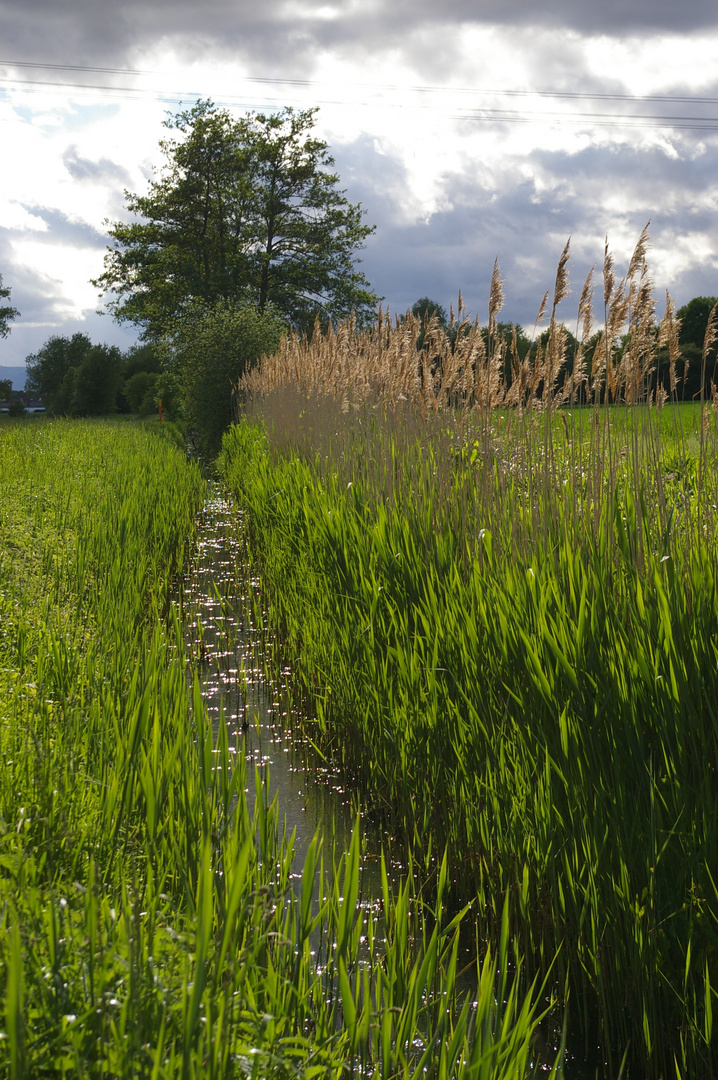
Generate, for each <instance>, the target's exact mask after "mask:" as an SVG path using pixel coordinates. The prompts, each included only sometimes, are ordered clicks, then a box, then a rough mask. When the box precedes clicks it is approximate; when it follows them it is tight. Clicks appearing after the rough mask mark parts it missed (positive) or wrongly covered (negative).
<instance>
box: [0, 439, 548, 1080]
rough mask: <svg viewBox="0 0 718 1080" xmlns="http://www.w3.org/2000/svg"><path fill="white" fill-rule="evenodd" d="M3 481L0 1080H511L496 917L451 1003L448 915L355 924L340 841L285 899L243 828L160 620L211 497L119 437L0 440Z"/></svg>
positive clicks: (511, 1007) (262, 822) (276, 855)
mask: <svg viewBox="0 0 718 1080" xmlns="http://www.w3.org/2000/svg"><path fill="white" fill-rule="evenodd" d="M0 475H2V502H1V503H0V755H1V758H2V762H3V769H2V770H1V771H0V958H1V960H2V968H1V969H0V1002H1V1003H2V1005H1V1008H2V1018H1V1019H0V1028H1V1030H0V1068H2V1071H3V1074H4V1075H8V1076H10V1077H13V1078H18V1080H19V1078H21V1077H33V1078H35V1077H45V1076H46V1077H78V1078H79V1077H82V1078H85V1077H127V1078H129V1077H133V1078H134V1077H148V1078H150V1077H151V1078H153V1080H154V1078H170V1077H182V1078H183V1080H185V1078H190V1077H202V1078H213V1077H242V1076H246V1077H254V1078H260V1077H268V1076H272V1077H287V1078H289V1077H306V1078H307V1080H309V1078H314V1077H337V1078H338V1077H343V1076H345V1075H348V1074H349V1073H351V1072H358V1073H361V1074H362V1075H369V1074H371V1075H375V1076H377V1077H379V1076H381V1077H386V1078H389V1077H416V1078H417V1080H418V1078H419V1077H425V1076H430V1077H437V1078H438V1077H449V1076H456V1077H461V1078H468V1077H472V1078H477V1080H478V1078H481V1077H506V1078H508V1077H515V1076H519V1075H528V1074H529V1073H530V1066H529V1063H530V1062H531V1061H532V1060H535V1059H536V1051H535V1047H534V1041H533V1040H534V1032H535V1028H536V1025H537V1023H538V1021H539V1019H540V1012H539V1011H537V1010H538V1008H539V1006H538V1002H539V1001H540V1002H541V1006H540V1008H541V1009H545V1007H546V1006H545V1001H544V999H545V993H546V991H545V990H542V989H541V988H540V987H539V986H538V985H535V986H534V987H533V988H532V991H531V1000H530V999H529V998H528V997H523V996H521V995H520V994H519V980H517V979H514V978H513V977H512V976H511V974H510V972H515V971H516V968H517V963H518V957H517V954H516V949H515V944H514V943H513V942H512V940H511V936H510V932H509V907H508V905H507V907H506V918H505V919H504V923H503V935H500V936H499V937H497V943H498V944H497V948H496V950H495V952H494V954H493V955H491V956H488V957H486V958H484V959H483V967H482V968H481V970H480V972H479V973H478V975H477V979H480V982H479V991H478V993H477V994H476V1000H475V1001H474V1002H469V1001H467V1002H464V1001H463V999H462V998H461V997H460V995H458V993H457V991H456V965H457V949H458V923H457V922H456V921H450V920H443V921H442V916H441V906H442V900H441V889H440V890H439V895H438V897H437V896H436V895H434V896H433V898H432V907H430V908H429V907H425V906H424V905H423V904H422V902H421V900H420V898H419V897H416V896H414V895H413V894H412V884H411V882H412V880H413V879H412V876H411V874H410V875H409V877H408V884H406V885H405V886H403V887H401V888H400V889H399V891H398V894H397V895H395V896H392V895H391V891H390V888H389V883H388V877H387V875H386V873H385V874H384V897H383V901H382V903H381V905H380V910H371V911H367V910H365V909H364V908H362V907H360V906H359V905H358V889H359V869H358V867H359V832H358V831H357V832H356V834H355V839H354V841H353V843H352V845H351V848H350V850H349V851H348V852H347V853H346V854H345V856H344V857H343V860H342V864H341V865H340V866H338V867H335V868H333V869H332V870H331V872H329V869H330V868H328V867H327V866H326V865H325V863H324V858H323V856H322V852H321V845H320V844H319V843H315V844H313V845H312V846H311V847H310V850H309V853H308V855H307V857H306V860H305V866H304V871H303V876H302V880H301V881H300V882H299V883H295V884H294V886H293V885H292V880H293V879H292V874H293V868H292V842H291V838H288V837H286V836H284V833H283V829H282V825H281V821H280V820H279V813H278V809H277V807H276V805H275V804H273V805H267V800H266V798H265V797H264V790H265V789H264V785H263V780H262V777H261V776H259V775H258V774H257V775H256V776H255V777H254V778H249V782H250V783H252V782H253V783H255V784H256V788H257V798H256V801H255V804H254V805H255V809H254V811H253V814H252V816H251V817H250V815H249V812H248V806H247V799H246V798H245V784H246V782H247V781H246V778H245V775H244V768H243V765H242V762H243V756H242V752H241V739H242V734H241V731H239V730H237V728H238V725H237V724H236V723H234V722H233V720H234V718H232V717H229V716H228V717H222V718H221V719H220V721H219V723H218V724H217V722H216V721H215V725H214V728H213V725H212V723H211V722H210V720H209V719H208V717H207V715H206V712H205V709H204V706H203V702H202V700H201V696H200V694H199V684H198V681H197V680H196V679H195V678H194V676H193V671H192V668H191V666H190V664H189V661H188V658H187V657H186V656H185V654H184V647H183V641H184V636H183V631H182V627H181V625H180V621H179V615H178V610H179V609H178V607H177V606H176V605H175V604H173V603H172V597H173V596H176V595H177V594H178V592H179V589H180V583H181V578H182V574H183V573H184V572H185V570H186V563H185V560H186V558H187V553H188V550H191V548H190V549H188V546H187V545H188V543H190V544H191V538H192V534H193V528H194V526H193V522H194V518H195V513H196V511H197V509H198V507H199V506H200V505H201V503H202V500H203V498H204V491H205V485H204V481H203V480H202V478H201V476H200V474H199V471H198V470H197V468H196V467H195V466H194V465H192V464H190V463H188V462H187V461H186V460H185V456H184V453H183V452H182V451H180V450H178V448H177V446H176V445H174V444H173V442H172V441H171V440H167V439H162V438H160V437H159V434H158V433H157V432H154V431H150V430H147V429H144V428H142V427H141V426H140V425H138V424H135V423H131V422H105V421H97V422H80V421H78V422H63V421H51V420H43V422H42V423H35V422H31V423H27V422H25V421H22V422H17V423H12V422H11V423H4V424H3V425H2V426H1V427H0ZM444 883H445V884H448V883H447V882H446V881H445V875H444ZM315 893H316V895H318V896H319V898H320V900H319V901H318V902H316V903H315V902H313V900H312V897H313V895H314V894H315ZM532 1001H533V1003H532Z"/></svg>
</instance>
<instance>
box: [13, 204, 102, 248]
mask: <svg viewBox="0 0 718 1080" xmlns="http://www.w3.org/2000/svg"><path fill="white" fill-rule="evenodd" d="M25 209H26V210H27V211H28V213H31V214H32V215H33V216H34V217H38V218H40V219H41V220H42V221H44V222H45V224H46V225H47V229H46V230H43V231H42V232H41V231H39V230H38V232H36V233H35V234H34V238H35V240H36V241H37V242H38V243H46V244H58V243H59V244H63V245H66V246H67V247H74V248H103V247H106V246H107V236H106V234H105V233H101V232H99V231H98V230H97V229H96V228H94V226H92V225H90V224H88V222H86V221H76V220H74V219H72V218H70V217H68V216H67V214H64V213H63V212H62V211H61V210H57V209H55V208H54V207H49V206H26V207H25Z"/></svg>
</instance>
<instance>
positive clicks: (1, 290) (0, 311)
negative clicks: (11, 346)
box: [0, 274, 20, 338]
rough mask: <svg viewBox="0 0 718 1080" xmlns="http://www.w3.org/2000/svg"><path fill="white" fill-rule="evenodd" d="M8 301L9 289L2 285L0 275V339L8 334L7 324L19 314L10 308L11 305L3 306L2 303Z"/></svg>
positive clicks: (8, 327)
mask: <svg viewBox="0 0 718 1080" xmlns="http://www.w3.org/2000/svg"><path fill="white" fill-rule="evenodd" d="M9 299H10V289H9V287H8V286H7V285H3V283H2V274H0V338H5V337H7V336H8V334H9V333H10V326H9V323H10V321H11V319H17V318H18V317H19V315H20V312H19V311H18V310H17V308H15V307H12V305H11V304H5V303H3V301H5V300H9Z"/></svg>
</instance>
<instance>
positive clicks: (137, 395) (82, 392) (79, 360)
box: [25, 334, 161, 416]
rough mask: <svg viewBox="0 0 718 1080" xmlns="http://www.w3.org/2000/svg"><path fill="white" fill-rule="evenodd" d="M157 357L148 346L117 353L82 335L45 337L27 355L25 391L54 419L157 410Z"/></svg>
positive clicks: (154, 349) (158, 373)
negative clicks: (36, 348) (36, 397)
mask: <svg viewBox="0 0 718 1080" xmlns="http://www.w3.org/2000/svg"><path fill="white" fill-rule="evenodd" d="M160 369H161V363H160V355H159V351H158V349H157V348H156V347H154V346H152V345H136V346H133V347H132V348H130V349H128V350H127V351H125V352H122V351H121V350H120V349H118V348H117V347H116V346H114V345H93V343H92V341H91V340H90V338H89V337H88V336H87V334H73V335H72V337H57V336H55V337H51V338H49V339H48V340H47V341H46V342H45V344H44V345H43V346H42V348H41V349H39V350H38V352H36V353H33V354H32V355H31V356H28V357H27V379H26V382H25V389H26V390H27V391H29V392H30V393H35V394H37V395H38V396H39V397H41V398H42V400H43V402H44V403H45V407H46V409H47V411H48V413H51V414H53V415H55V416H102V415H107V414H109V413H118V412H119V413H140V415H147V414H149V413H151V412H153V411H154V410H155V409H156V408H157V391H158V380H159V378H160Z"/></svg>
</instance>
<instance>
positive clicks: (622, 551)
mask: <svg viewBox="0 0 718 1080" xmlns="http://www.w3.org/2000/svg"><path fill="white" fill-rule="evenodd" d="M644 240H645V238H642V240H641V243H639V247H638V249H637V253H636V254H635V255H634V259H633V260H632V262H631V266H630V267H629V272H628V274H627V276H626V277H625V278H624V279H623V280H622V281H620V282H618V281H616V278H615V275H614V273H613V266H612V262H611V260H610V256H608V255H607V262H606V265H605V266H604V286H605V291H604V300H605V308H604V312H603V318H604V324H605V329H604V331H603V335H602V337H601V339H600V341H599V344H598V345H597V346H596V348H595V350H594V352H593V358H592V363H591V364H590V366H589V365H587V364H586V363H585V360H584V356H583V353H582V349H584V346H585V344H586V342H587V340H588V338H589V336H590V334H591V333H592V312H591V309H590V305H591V299H590V298H591V292H590V287H589V286H590V282H589V283H587V286H586V287H585V288H584V291H583V293H582V295H581V301H580V308H579V310H580V314H581V316H582V318H583V331H582V332H579V337H578V340H579V347H578V350H577V352H576V353H575V355H574V356H573V357H572V358H570V359H571V363H570V365H569V366H568V369H567V368H566V360H567V357H566V351H565V335H564V334H563V331H562V328H561V327H560V325H559V324H558V322H557V318H556V306H557V303H558V302H559V301H560V300H561V299H562V298H563V296H565V294H566V290H567V281H566V277H565V260H564V261H563V262H562V265H560V266H559V273H558V275H557V283H556V291H555V293H554V303H553V308H552V309H549V311H550V323H549V333H548V335H547V337H546V338H545V339H544V340H545V346H544V347H543V348H542V349H539V350H538V351H537V352H534V354H533V355H532V357H529V358H527V359H526V360H525V361H524V362H519V361H518V358H517V357H515V358H513V360H512V357H511V355H510V351H511V347H510V345H509V349H508V358H507V353H506V350H505V348H504V346H503V345H502V343H501V342H500V341H498V339H497V337H496V336H495V330H496V318H497V314H498V311H499V309H500V305H501V299H502V296H501V282H500V278H499V277H498V274H496V275H495V278H494V282H493V283H492V296H491V302H490V318H489V324H488V328H486V331H482V329H481V328H480V327H479V326H478V324H476V323H473V324H472V323H470V322H469V321H468V320H466V319H464V321H463V322H462V318H463V316H462V314H461V312H459V318H458V332H454V333H453V336H452V337H450V336H449V335H448V334H446V333H444V332H443V331H442V330H441V328H440V327H439V326H438V324H437V323H436V322H435V321H433V322H431V323H430V324H429V326H428V327H421V326H420V325H419V324H417V322H416V320H412V319H411V318H407V319H406V320H397V321H396V322H394V323H393V324H392V323H391V322H390V321H389V320H385V321H384V322H380V323H379V324H378V325H377V326H375V327H374V329H373V330H372V331H371V332H370V333H359V332H358V331H357V330H356V328H355V327H354V326H353V324H352V323H351V322H349V323H347V324H344V325H343V326H341V327H340V328H339V329H338V330H336V331H335V330H333V329H332V328H330V330H329V332H328V333H327V334H324V335H321V334H320V333H319V332H318V331H317V332H316V333H315V335H314V338H313V339H312V341H311V342H308V341H307V340H306V339H300V338H298V337H294V338H289V339H287V341H285V343H284V344H283V346H282V349H281V350H280V352H279V354H277V355H276V356H274V357H268V358H265V360H264V362H263V363H262V365H261V366H260V367H259V368H257V369H255V370H254V371H253V372H251V373H249V374H248V375H247V376H246V378H245V379H244V380H243V382H242V383H241V384H240V391H241V392H242V395H243V402H244V404H243V419H242V421H241V422H240V424H239V425H238V426H235V427H234V428H233V429H232V430H231V431H230V432H229V433H228V434H227V435H226V436H225V441H224V449H223V453H222V455H221V456H220V460H219V468H220V472H221V474H222V476H223V477H224V479H225V481H226V483H227V484H228V485H229V487H230V488H231V490H232V491H234V492H235V493H236V496H237V499H238V501H239V502H240V503H241V505H242V506H243V507H245V508H246V512H247V514H248V516H249V521H250V534H251V547H252V553H253V558H254V559H255V560H256V563H257V565H258V567H259V570H260V573H261V575H262V580H263V583H264V587H265V590H266V596H267V601H268V604H269V622H270V625H272V626H274V627H275V628H276V629H277V632H278V635H279V638H280V640H281V641H282V643H283V662H285V663H287V664H289V665H290V666H291V667H292V669H293V672H294V685H295V696H296V701H297V704H298V706H299V707H300V709H301V710H302V711H303V712H304V715H305V716H306V722H307V725H308V726H309V729H310V731H311V733H312V738H313V739H314V741H315V743H316V745H317V747H318V749H319V751H320V752H321V753H322V754H323V755H325V756H326V757H330V758H331V759H333V761H335V762H339V763H341V765H342V766H343V767H344V769H345V770H346V773H347V775H349V776H351V777H353V778H354V780H355V782H356V784H357V787H358V789H359V790H360V792H361V799H362V802H363V805H364V806H365V808H366V809H367V811H368V812H369V813H370V814H374V815H376V816H377V817H379V818H380V819H381V820H384V821H385V822H388V823H389V824H390V826H391V827H392V828H394V829H395V830H396V831H397V833H398V834H399V835H400V836H401V837H403V841H404V844H405V846H406V848H407V850H409V851H411V852H412V854H413V857H414V859H415V860H416V862H417V863H418V864H419V865H422V866H424V867H425V868H426V869H427V870H428V871H430V869H431V867H432V865H433V859H434V858H435V856H436V855H437V853H441V852H443V851H445V850H446V851H447V853H448V865H449V877H450V885H451V889H452V893H453V900H454V902H455V904H456V905H457V906H460V905H461V904H463V903H466V902H472V903H473V909H474V911H475V912H476V913H477V915H478V917H479V920H480V925H481V928H482V929H481V933H482V934H483V935H484V940H485V941H488V940H491V939H492V938H494V939H495V937H496V936H497V935H498V933H499V928H500V926H501V920H502V917H503V916H504V913H505V910H506V909H505V904H506V903H507V902H508V903H509V910H510V933H511V936H512V938H513V939H514V940H515V941H516V943H517V947H518V952H519V953H520V954H521V955H522V956H523V957H524V961H525V967H526V971H527V972H529V973H536V972H538V973H541V974H545V973H546V972H547V971H548V970H549V967H550V965H553V967H552V968H551V979H552V985H553V986H554V987H555V988H556V990H557V991H558V992H560V993H561V994H562V996H563V1001H564V1006H565V1010H566V1014H567V1016H568V1024H569V1029H570V1032H571V1035H570V1045H571V1046H572V1049H573V1052H574V1054H575V1055H576V1056H577V1057H582V1056H583V1055H584V1054H585V1055H586V1057H587V1059H588V1060H592V1061H594V1062H595V1061H598V1062H605V1063H606V1068H605V1073H604V1072H603V1070H602V1069H600V1070H599V1074H600V1075H607V1076H612V1077H613V1076H617V1075H618V1074H619V1072H620V1070H621V1062H622V1059H623V1055H624V1054H625V1055H626V1069H627V1070H628V1075H630V1076H635V1077H645V1078H648V1077H710V1076H713V1075H714V1074H715V1072H716V1069H717V1068H718V1053H717V1052H716V1047H717V1045H718V1043H717V1040H716V1035H715V1032H714V1027H713V1015H714V1010H715V1007H716V989H717V988H718V774H717V772H716V769H717V767H718V708H717V704H716V703H717V702H718V589H717V582H716V567H717V565H718V564H717V561H716V556H717V555H718V550H717V544H718V533H717V530H716V520H717V513H716V510H717V507H718V470H717V468H716V466H717V465H718V428H717V420H716V412H715V410H714V408H713V407H712V406H711V404H710V403H709V402H701V401H698V402H696V403H694V404H684V405H681V404H680V380H681V367H680V354H679V350H678V337H677V324H676V320H675V319H674V317H673V312H672V306H671V304H670V301H669V303H668V306H667V310H666V315H665V316H664V318H663V319H662V320H661V322H660V324H659V325H658V326H656V318H655V309H654V307H653V302H652V300H651V286H650V279H649V278H648V275H647V271H646V268H645V247H643V248H642V246H641V245H642V244H643V243H644ZM564 254H567V253H564ZM546 306H547V302H546V300H545V301H544V305H542V307H543V308H546ZM454 325H455V324H454ZM453 329H454V327H452V330H453ZM713 332H714V331H713V323H712V322H711V324H710V325H709V330H708V335H707V342H706V358H707V356H708V355H709V350H710V347H711V345H712V335H713ZM420 335H422V336H420ZM562 335H563V336H562ZM422 340H423V346H422V344H421V342H422ZM661 350H663V351H664V353H665V355H666V357H667V365H668V370H669V377H670V385H669V389H668V390H666V389H665V388H664V387H663V386H662V385H661V384H660V383H659V382H658V380H657V379H656V367H657V358H658V356H659V354H660V351H661ZM706 362H707V360H706ZM507 366H508V367H509V368H511V371H512V375H511V378H510V379H509V380H508V381H507V380H506V378H505V374H504V373H505V372H506V370H507ZM562 371H563V372H565V373H566V374H565V376H562V377H561V378H560V377H559V375H560V373H561V372H562ZM564 988H566V992H565V994H564ZM597 1047H598V1048H600V1049H599V1051H598V1052H596V1048H597ZM591 1075H592V1074H591ZM624 1075H625V1073H624Z"/></svg>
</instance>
